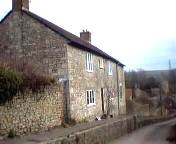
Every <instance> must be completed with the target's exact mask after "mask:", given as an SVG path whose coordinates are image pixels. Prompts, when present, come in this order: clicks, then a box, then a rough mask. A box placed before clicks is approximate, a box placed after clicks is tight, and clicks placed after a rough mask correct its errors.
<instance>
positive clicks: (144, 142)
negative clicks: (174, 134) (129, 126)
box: [109, 118, 176, 144]
mask: <svg viewBox="0 0 176 144" xmlns="http://www.w3.org/2000/svg"><path fill="white" fill-rule="evenodd" d="M174 125H176V118H175V119H172V120H169V121H166V122H162V123H158V124H154V125H150V126H146V127H144V128H141V129H139V130H137V131H135V132H133V133H131V134H128V135H125V136H123V137H121V138H119V139H118V140H115V141H112V142H110V143H109V144H171V143H169V142H168V141H167V140H166V139H167V138H168V137H169V133H170V130H171V128H172V127H173V126H174ZM172 144H174V143H172Z"/></svg>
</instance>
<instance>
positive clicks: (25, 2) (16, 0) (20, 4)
mask: <svg viewBox="0 0 176 144" xmlns="http://www.w3.org/2000/svg"><path fill="white" fill-rule="evenodd" d="M22 8H25V9H27V10H29V0H12V10H13V11H21V10H22Z"/></svg>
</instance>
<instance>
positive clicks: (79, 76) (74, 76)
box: [67, 46, 126, 121]
mask: <svg viewBox="0 0 176 144" xmlns="http://www.w3.org/2000/svg"><path fill="white" fill-rule="evenodd" d="M67 52H68V73H69V89H70V113H71V117H72V118H74V119H76V120H77V121H81V120H83V119H95V118H96V116H97V117H101V116H102V115H103V113H107V111H108V109H109V111H110V114H113V115H118V114H119V110H121V111H120V112H121V113H122V114H125V111H126V108H125V106H126V105H125V92H124V91H125V90H124V89H125V84H124V72H123V69H121V68H120V67H119V66H117V64H116V63H114V62H112V61H110V60H108V59H105V58H103V57H101V56H97V55H95V54H94V55H93V64H94V70H93V72H87V71H86V67H85V65H86V53H87V52H86V51H83V50H80V49H78V48H76V47H73V46H68V49H67ZM101 59H102V60H103V65H104V68H100V67H99V61H100V60H101ZM109 61H110V62H111V64H112V70H113V74H112V75H108V63H109ZM119 83H122V86H123V89H122V90H123V92H122V94H123V95H122V97H121V99H119V96H118V94H119V93H118V91H119V87H118V86H117V85H119ZM101 88H103V99H102V97H101ZM90 89H93V90H95V94H96V100H95V101H96V102H95V105H93V106H88V105H87V102H86V90H90ZM102 100H103V101H102ZM102 103H104V112H103V111H102ZM108 104H109V105H108Z"/></svg>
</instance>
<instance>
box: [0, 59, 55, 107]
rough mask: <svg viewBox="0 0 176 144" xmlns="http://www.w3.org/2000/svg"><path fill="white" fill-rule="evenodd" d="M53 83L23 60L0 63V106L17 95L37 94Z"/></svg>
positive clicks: (38, 69) (53, 81)
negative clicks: (25, 93) (27, 92)
mask: <svg viewBox="0 0 176 144" xmlns="http://www.w3.org/2000/svg"><path fill="white" fill-rule="evenodd" d="M54 83H55V80H54V78H51V77H49V76H48V75H45V72H42V71H41V69H40V68H38V67H37V66H35V65H34V64H32V63H28V62H25V61H24V60H21V61H19V60H18V61H17V60H11V61H10V62H8V61H6V62H5V61H3V60H1V61H0V104H4V103H5V102H6V101H8V100H9V101H10V100H12V98H13V97H14V96H15V95H16V94H17V93H18V92H21V93H24V92H26V91H28V90H29V91H32V92H39V91H42V90H44V88H45V87H46V86H50V85H52V84H54Z"/></svg>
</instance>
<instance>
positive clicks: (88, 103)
mask: <svg viewBox="0 0 176 144" xmlns="http://www.w3.org/2000/svg"><path fill="white" fill-rule="evenodd" d="M87 104H89V91H87Z"/></svg>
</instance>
